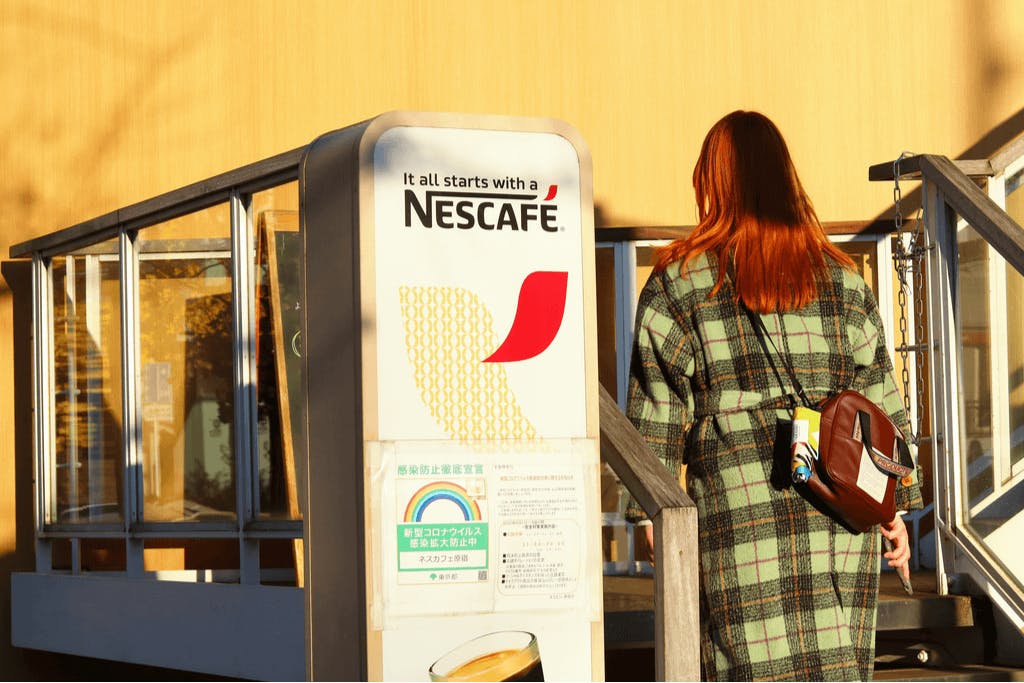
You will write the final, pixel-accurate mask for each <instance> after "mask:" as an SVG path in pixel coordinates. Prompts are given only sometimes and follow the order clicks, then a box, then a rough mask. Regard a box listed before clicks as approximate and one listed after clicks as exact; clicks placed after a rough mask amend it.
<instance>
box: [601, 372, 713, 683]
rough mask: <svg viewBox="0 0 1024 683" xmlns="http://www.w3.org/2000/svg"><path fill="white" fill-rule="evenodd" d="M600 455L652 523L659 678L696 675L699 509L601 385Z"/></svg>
mask: <svg viewBox="0 0 1024 683" xmlns="http://www.w3.org/2000/svg"><path fill="white" fill-rule="evenodd" d="M600 394H601V408H600V416H601V457H602V458H604V459H605V461H606V462H607V463H608V464H609V465H610V466H611V468H612V470H614V471H615V474H617V475H618V477H619V479H620V480H622V483H623V484H625V486H626V488H627V489H628V490H629V492H630V493H631V494H632V495H633V497H634V498H635V499H636V501H637V502H638V503H639V504H640V507H642V508H643V509H644V512H645V513H647V516H648V517H650V518H651V520H652V521H653V523H654V553H655V556H654V657H655V665H654V666H655V676H656V678H657V680H659V681H696V680H700V630H699V629H700V613H699V611H698V599H699V594H700V575H699V567H698V557H699V548H698V545H697V508H696V506H695V505H694V504H693V501H692V500H690V498H689V496H687V495H686V493H685V492H684V491H683V490H682V488H680V486H679V482H678V481H676V480H675V479H674V478H673V477H672V475H671V474H670V473H669V471H668V469H667V468H666V467H665V466H664V465H663V464H662V463H661V461H660V460H658V458H657V457H656V456H655V455H654V454H653V453H652V452H651V450H650V449H649V448H648V447H647V443H646V442H645V441H644V438H643V436H641V435H640V433H639V432H637V431H636V429H635V428H634V427H633V425H632V423H631V422H630V421H629V420H628V419H626V416H625V415H623V414H622V411H621V410H619V406H618V404H617V403H616V402H615V399H613V398H612V397H611V396H610V395H609V394H608V392H607V391H606V390H605V389H604V387H601V391H600Z"/></svg>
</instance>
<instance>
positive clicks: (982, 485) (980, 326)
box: [957, 226, 995, 502]
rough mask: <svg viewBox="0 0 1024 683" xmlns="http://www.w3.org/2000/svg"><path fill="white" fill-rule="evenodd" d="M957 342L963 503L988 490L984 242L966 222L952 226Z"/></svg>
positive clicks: (989, 440) (986, 260)
mask: <svg viewBox="0 0 1024 683" xmlns="http://www.w3.org/2000/svg"><path fill="white" fill-rule="evenodd" d="M957 247H958V252H959V262H960V283H959V291H958V292H957V296H958V297H959V300H960V303H959V310H960V313H961V320H960V334H961V338H960V343H961V364H962V365H961V376H962V382H963V384H962V386H961V400H962V404H963V405H962V409H963V423H962V425H961V434H960V438H961V440H962V442H961V444H960V452H961V453H963V454H965V456H966V458H967V463H966V464H967V467H966V471H965V475H964V476H965V479H966V482H965V483H966V489H965V492H966V495H967V497H968V502H971V501H974V502H978V501H979V500H981V499H982V498H983V497H984V496H985V495H987V494H989V493H992V490H993V486H994V484H995V481H994V478H993V471H992V445H993V444H992V377H991V371H990V368H991V358H992V342H991V320H992V318H991V313H990V311H989V290H990V288H989V257H988V253H989V249H988V243H987V242H986V241H985V240H984V239H983V238H982V237H981V236H980V235H978V233H977V232H975V230H974V228H971V227H969V226H967V227H964V228H962V229H960V230H959V231H958V235H957Z"/></svg>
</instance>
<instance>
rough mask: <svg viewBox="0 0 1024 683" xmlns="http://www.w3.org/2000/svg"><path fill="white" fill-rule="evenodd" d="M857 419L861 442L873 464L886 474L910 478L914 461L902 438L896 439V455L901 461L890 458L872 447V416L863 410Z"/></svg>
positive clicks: (859, 411)
mask: <svg viewBox="0 0 1024 683" xmlns="http://www.w3.org/2000/svg"><path fill="white" fill-rule="evenodd" d="M857 418H858V420H859V421H860V440H861V443H862V444H864V450H866V451H867V453H868V457H869V458H871V462H873V463H875V467H877V468H878V469H880V470H882V471H883V472H885V473H886V474H889V475H892V476H896V477H909V476H910V474H911V473H912V472H913V471H914V460H913V458H911V457H910V448H909V447H908V446H907V442H906V441H905V440H903V438H902V437H900V436H897V437H896V453H897V457H898V458H899V461H897V460H896V459H895V458H890V457H889V456H887V455H886V454H884V453H882V452H881V451H879V450H878V449H877V448H875V447H874V446H872V445H871V416H870V415H869V414H868V413H866V412H865V411H863V410H858V411H857Z"/></svg>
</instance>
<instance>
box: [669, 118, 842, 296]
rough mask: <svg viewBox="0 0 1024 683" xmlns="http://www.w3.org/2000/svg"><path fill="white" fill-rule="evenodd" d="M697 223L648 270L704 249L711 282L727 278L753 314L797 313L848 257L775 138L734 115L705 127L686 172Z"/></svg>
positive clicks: (754, 121)
mask: <svg viewBox="0 0 1024 683" xmlns="http://www.w3.org/2000/svg"><path fill="white" fill-rule="evenodd" d="M693 189H694V191H695V192H696V195H697V211H698V216H699V222H698V224H697V227H696V228H695V229H694V230H693V232H692V233H690V234H689V235H688V236H687V237H685V238H680V239H678V240H675V241H674V242H672V243H671V244H669V245H668V246H666V247H664V248H663V249H661V250H659V252H658V254H657V261H656V262H655V266H654V267H655V270H663V269H665V268H667V267H668V266H669V265H671V264H672V263H674V262H676V261H679V260H682V264H681V266H680V272H681V273H682V274H683V277H685V272H686V264H687V263H689V262H690V261H691V260H692V259H694V258H695V257H697V256H699V255H700V254H702V253H704V252H711V253H713V254H715V255H716V256H717V257H718V262H719V264H720V267H719V272H718V281H717V282H716V283H715V287H714V289H713V290H712V291H711V293H712V294H716V293H717V292H718V290H719V289H721V287H722V282H723V281H724V279H725V276H726V273H727V272H728V273H731V275H732V278H733V283H734V285H735V288H736V293H737V296H738V297H739V299H740V300H742V301H743V302H744V303H745V304H746V305H747V306H748V307H749V308H751V309H752V310H754V311H757V312H759V313H771V312H774V311H789V310H793V309H797V308H800V307H802V306H804V305H806V304H808V303H810V302H811V301H812V300H814V299H815V298H816V296H817V294H818V280H819V279H824V277H825V274H826V272H827V271H828V269H829V263H828V259H826V258H825V257H826V256H829V257H831V259H832V260H833V261H835V262H837V263H838V264H839V265H841V266H843V267H845V268H851V269H852V268H853V260H852V259H851V258H850V257H849V256H847V255H846V254H844V253H843V252H842V251H841V250H840V249H839V248H838V247H836V246H835V245H834V244H832V242H831V241H829V239H828V237H827V236H826V235H825V231H824V230H823V229H822V227H821V223H820V222H819V221H818V216H817V214H816V213H815V212H814V207H813V206H812V205H811V200H810V199H809V198H808V197H807V193H806V192H804V188H803V186H802V185H801V184H800V178H799V177H797V174H796V168H795V167H794V166H793V160H792V158H791V157H790V155H789V148H788V147H787V146H786V141H785V140H784V139H783V137H782V133H781V132H779V129H778V128H777V127H776V126H775V124H774V123H772V122H771V121H770V120H769V119H768V117H766V116H764V115H763V114H759V113H757V112H748V111H734V112H732V113H731V114H728V115H727V116H725V117H724V118H723V119H721V120H720V121H719V122H718V123H716V124H715V125H714V126H712V127H711V130H710V131H708V134H707V137H705V138H704V144H703V145H702V146H701V150H700V158H699V159H698V160H697V165H696V166H695V167H694V169H693Z"/></svg>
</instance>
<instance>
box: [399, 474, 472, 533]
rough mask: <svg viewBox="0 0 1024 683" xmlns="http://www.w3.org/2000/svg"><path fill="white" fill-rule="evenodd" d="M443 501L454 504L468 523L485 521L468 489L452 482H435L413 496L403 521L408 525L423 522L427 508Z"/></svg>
mask: <svg viewBox="0 0 1024 683" xmlns="http://www.w3.org/2000/svg"><path fill="white" fill-rule="evenodd" d="M441 501H448V502H450V503H454V504H455V505H456V506H457V507H458V508H459V509H460V510H461V511H462V517H463V519H464V520H466V521H467V522H480V521H482V520H483V515H481V514H480V506H479V505H478V504H477V502H476V501H475V500H473V499H472V498H470V497H469V494H468V493H467V492H466V489H464V488H463V487H461V486H459V485H458V484H455V483H452V482H450V481H435V482H431V483H430V484H427V485H426V486H424V487H422V488H420V489H419V490H418V491H416V493H414V494H413V496H412V498H411V499H410V500H409V504H408V505H406V506H405V515H404V519H403V521H404V522H405V523H407V524H409V523H415V522H422V521H423V513H424V512H426V510H427V508H429V507H430V506H431V505H433V504H435V503H438V502H441Z"/></svg>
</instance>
